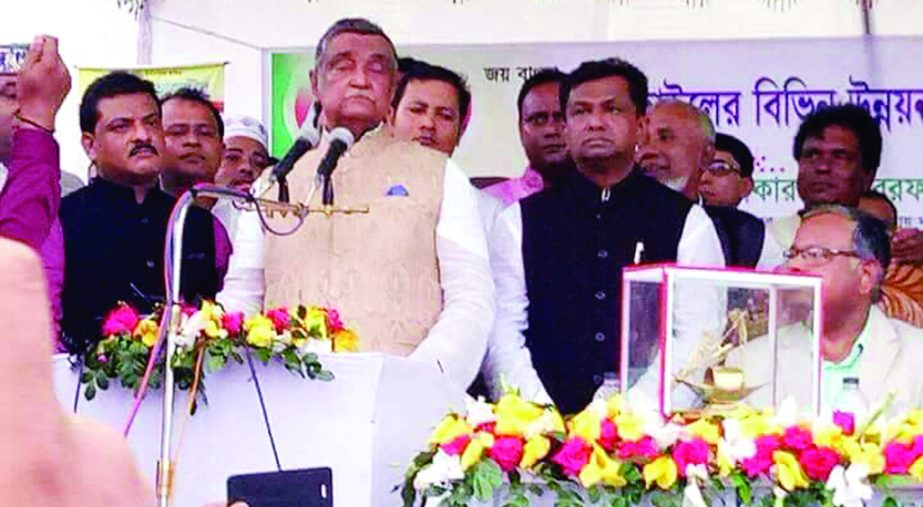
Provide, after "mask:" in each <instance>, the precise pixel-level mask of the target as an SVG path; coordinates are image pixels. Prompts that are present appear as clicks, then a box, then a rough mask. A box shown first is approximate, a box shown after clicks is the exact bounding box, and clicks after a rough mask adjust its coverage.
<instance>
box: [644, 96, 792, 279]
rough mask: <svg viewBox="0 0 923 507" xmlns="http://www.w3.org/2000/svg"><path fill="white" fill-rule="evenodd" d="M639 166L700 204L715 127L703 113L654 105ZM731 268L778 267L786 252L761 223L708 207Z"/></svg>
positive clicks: (668, 103)
mask: <svg viewBox="0 0 923 507" xmlns="http://www.w3.org/2000/svg"><path fill="white" fill-rule="evenodd" d="M644 123H645V128H644V135H643V137H642V140H641V144H640V150H639V151H638V155H637V160H638V165H639V166H640V167H641V169H642V170H644V172H645V173H646V174H647V175H648V176H650V177H652V178H655V179H656V180H657V181H659V182H661V183H663V184H664V185H666V186H668V187H670V188H672V189H673V190H676V191H677V192H679V193H681V194H683V195H684V196H685V197H686V198H687V199H689V200H690V201H692V202H699V200H700V199H699V184H700V182H701V177H702V172H703V171H704V170H705V169H706V167H708V166H709V165H710V164H711V163H712V162H713V161H714V158H715V127H714V125H713V124H712V121H711V118H709V117H708V115H707V114H705V113H704V112H703V111H702V110H701V109H699V108H698V107H696V106H694V105H692V104H689V103H688V102H680V101H676V100H664V101H661V102H658V103H657V104H655V105H654V106H653V107H652V108H651V110H650V111H649V112H648V114H647V118H646V119H645V122H644ZM705 212H706V213H708V216H709V217H710V218H711V219H712V222H714V224H715V229H716V231H717V232H718V238H719V239H720V240H721V248H722V250H723V252H724V259H725V262H726V264H727V265H729V266H743V267H755V266H757V265H759V266H760V267H766V268H774V267H776V266H778V265H780V264H782V261H783V260H784V259H782V248H781V247H780V246H778V244H776V242H775V241H774V240H773V238H772V237H771V236H770V237H768V238H767V237H766V227H765V225H764V224H763V221H762V220H760V219H759V218H757V217H755V216H753V215H751V214H749V213H747V212H745V211H741V210H738V209H736V208H733V207H730V206H705Z"/></svg>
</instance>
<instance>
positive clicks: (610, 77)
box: [495, 59, 723, 413]
mask: <svg viewBox="0 0 923 507" xmlns="http://www.w3.org/2000/svg"><path fill="white" fill-rule="evenodd" d="M561 105H562V108H563V110H564V113H565V118H566V127H565V139H566V142H567V148H568V152H569V153H570V155H571V157H572V159H573V160H574V164H575V169H576V170H575V171H570V172H571V173H572V174H570V175H568V176H567V177H565V178H563V179H562V181H561V184H560V185H555V186H553V187H551V188H548V189H546V190H544V191H542V192H540V193H538V194H535V195H533V196H530V197H528V198H526V199H524V200H523V201H521V202H520V203H519V204H514V205H513V206H511V207H509V208H508V209H507V210H506V211H505V212H504V213H503V214H502V215H501V217H500V219H499V220H498V227H503V228H505V229H506V230H507V231H508V233H509V235H510V237H511V238H513V239H512V241H511V244H512V245H518V246H520V248H521V252H522V257H521V261H522V264H521V265H519V266H512V267H511V268H510V271H511V273H509V275H510V276H513V277H516V278H518V280H519V287H520V290H521V291H522V292H523V293H524V294H523V295H524V296H527V298H528V299H526V297H522V298H519V299H520V300H521V301H522V308H521V313H522V320H526V319H527V322H528V328H527V329H526V330H525V332H524V334H525V339H526V344H527V347H528V350H524V352H526V353H528V352H531V355H532V361H533V364H534V366H535V372H537V375H531V376H530V375H526V374H523V373H521V372H520V373H517V374H515V375H510V378H509V379H508V381H509V383H510V384H512V385H518V386H525V390H526V391H530V392H534V391H535V389H534V388H535V386H536V384H537V385H539V386H542V387H544V389H545V390H546V391H547V393H548V394H549V395H550V396H551V398H552V399H553V400H554V401H555V403H557V404H558V406H559V407H560V408H561V410H563V411H564V412H565V413H571V412H575V411H577V410H580V409H582V408H583V407H584V406H585V405H586V404H587V403H589V402H590V401H591V399H592V397H593V394H594V393H595V391H596V390H597V389H598V388H599V386H600V385H601V384H602V382H603V376H604V375H605V374H606V373H607V372H614V371H616V369H617V365H618V354H619V319H620V292H621V278H622V268H624V267H626V266H628V265H631V264H633V263H635V262H641V263H653V262H674V261H676V262H679V263H681V264H687V265H697V266H702V265H710V266H723V255H722V253H721V244H720V242H719V240H718V237H717V235H716V233H715V229H714V226H713V225H712V223H711V221H710V220H709V219H708V216H707V215H706V214H705V212H704V211H703V210H702V208H700V207H699V206H697V205H695V204H693V203H692V202H690V201H689V200H688V199H686V198H684V197H683V196H682V195H680V194H678V193H676V192H674V191H672V190H670V189H668V188H666V187H664V186H663V185H660V184H659V183H657V182H656V181H654V180H652V179H650V178H648V177H646V176H644V175H643V174H642V173H641V172H640V171H638V170H636V169H635V168H634V155H635V150H636V145H637V140H638V138H639V136H640V134H641V131H642V118H643V115H644V112H645V109H646V107H647V77H646V76H645V75H644V74H643V73H642V72H641V71H640V70H638V69H637V68H636V67H634V66H633V65H631V64H630V63H628V62H625V61H622V60H618V59H608V60H602V61H591V62H584V63H583V64H581V65H580V66H579V67H578V68H577V69H576V70H575V71H574V72H572V73H571V74H570V75H569V76H567V78H566V79H565V81H564V83H563V84H562V86H561ZM513 248H515V246H514V247H513ZM517 260H519V259H517ZM526 305H528V316H526V308H525V307H526ZM495 333H498V336H496V337H495V339H499V340H513V339H516V338H519V339H521V337H518V335H517V333H519V331H518V330H517V329H512V326H511V329H505V330H503V329H501V330H495Z"/></svg>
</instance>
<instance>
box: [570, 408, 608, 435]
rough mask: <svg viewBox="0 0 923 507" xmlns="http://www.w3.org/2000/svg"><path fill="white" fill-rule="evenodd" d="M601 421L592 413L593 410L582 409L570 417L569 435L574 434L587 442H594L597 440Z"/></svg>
mask: <svg viewBox="0 0 923 507" xmlns="http://www.w3.org/2000/svg"><path fill="white" fill-rule="evenodd" d="M601 423H602V421H601V420H600V419H599V416H598V415H596V414H594V413H593V411H591V410H584V411H583V412H580V413H579V414H577V415H575V416H574V418H573V419H571V421H570V432H571V435H576V436H578V437H580V438H582V439H583V441H584V442H587V443H592V442H595V441H597V440H599V431H600V427H599V426H600V424H601Z"/></svg>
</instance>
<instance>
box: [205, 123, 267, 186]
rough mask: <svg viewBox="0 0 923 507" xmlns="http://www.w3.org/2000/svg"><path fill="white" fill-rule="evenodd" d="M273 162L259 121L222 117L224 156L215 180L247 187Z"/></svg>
mask: <svg viewBox="0 0 923 507" xmlns="http://www.w3.org/2000/svg"><path fill="white" fill-rule="evenodd" d="M276 162H277V161H276V159H274V158H272V157H270V156H269V135H268V134H267V133H266V128H265V127H264V126H263V124H262V123H260V121H259V120H257V119H255V118H251V117H249V116H235V117H230V118H226V119H225V127H224V155H223V156H222V157H221V166H220V167H219V168H218V173H217V174H216V175H215V183H218V184H219V185H227V186H230V187H235V188H240V189H245V190H246V189H249V188H250V185H252V184H253V182H254V181H256V180H257V178H259V177H260V174H262V172H263V169H266V168H267V167H269V166H271V165H274V164H275V163H276Z"/></svg>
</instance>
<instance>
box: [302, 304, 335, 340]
mask: <svg viewBox="0 0 923 507" xmlns="http://www.w3.org/2000/svg"><path fill="white" fill-rule="evenodd" d="M304 327H305V329H307V330H308V334H309V335H310V336H313V337H314V338H320V339H321V340H326V339H327V338H329V337H328V336H327V314H326V313H324V311H323V310H321V309H320V308H318V307H316V306H312V307H310V308H308V313H307V315H305V318H304Z"/></svg>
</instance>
